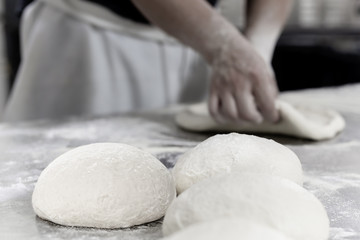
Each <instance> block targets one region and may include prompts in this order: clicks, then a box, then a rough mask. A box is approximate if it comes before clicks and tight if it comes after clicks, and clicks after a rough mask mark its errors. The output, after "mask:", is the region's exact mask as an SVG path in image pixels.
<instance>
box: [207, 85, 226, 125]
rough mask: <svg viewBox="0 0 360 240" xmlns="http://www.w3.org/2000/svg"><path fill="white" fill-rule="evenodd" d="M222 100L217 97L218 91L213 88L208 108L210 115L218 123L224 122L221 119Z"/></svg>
mask: <svg viewBox="0 0 360 240" xmlns="http://www.w3.org/2000/svg"><path fill="white" fill-rule="evenodd" d="M220 104H221V103H220V98H219V96H218V95H217V92H216V90H214V89H213V88H212V90H211V91H210V97H209V100H208V108H209V112H210V115H211V116H212V118H213V119H215V121H216V122H219V123H221V122H223V119H221V113H220Z"/></svg>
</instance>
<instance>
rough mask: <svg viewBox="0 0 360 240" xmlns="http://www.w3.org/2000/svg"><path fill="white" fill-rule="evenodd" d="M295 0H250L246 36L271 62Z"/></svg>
mask: <svg viewBox="0 0 360 240" xmlns="http://www.w3.org/2000/svg"><path fill="white" fill-rule="evenodd" d="M292 3H293V0H248V9H247V26H246V29H245V36H246V37H247V39H248V40H249V41H250V42H251V43H252V44H253V46H254V47H255V49H257V50H258V52H259V54H260V55H262V57H263V58H264V59H265V61H267V62H270V61H271V58H272V54H273V51H274V48H275V45H276V42H277V40H278V38H279V36H280V34H281V31H282V29H283V27H284V25H285V23H286V20H287V18H288V15H289V14H290V12H291V9H292Z"/></svg>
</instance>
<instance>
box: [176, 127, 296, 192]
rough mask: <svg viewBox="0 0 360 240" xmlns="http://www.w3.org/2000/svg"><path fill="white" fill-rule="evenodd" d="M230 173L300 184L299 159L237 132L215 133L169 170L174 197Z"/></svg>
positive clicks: (284, 149)
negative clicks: (285, 180)
mask: <svg viewBox="0 0 360 240" xmlns="http://www.w3.org/2000/svg"><path fill="white" fill-rule="evenodd" d="M230 172H253V173H265V174H270V175H276V176H280V177H284V178H287V179H289V180H291V181H293V182H295V183H297V184H299V185H302V183H303V173H302V167H301V163H300V160H299V158H298V157H297V156H296V154H295V153H294V152H292V151H291V150H290V149H289V148H287V147H285V146H284V145H281V144H279V143H277V142H275V141H273V140H268V139H266V138H261V137H256V136H251V135H246V134H238V133H230V134H218V135H215V136H213V137H210V138H208V139H207V140H205V141H203V142H201V143H200V144H198V145H197V146H196V147H195V148H193V149H190V150H189V151H187V152H186V153H185V154H183V155H181V156H180V157H179V158H178V160H177V162H176V164H175V167H174V168H173V171H172V173H173V176H174V178H175V183H176V190H177V193H178V194H180V193H182V192H183V191H185V190H186V189H188V188H189V187H191V185H193V184H195V183H197V182H199V181H201V180H204V179H206V178H210V177H213V176H215V175H218V174H222V173H230Z"/></svg>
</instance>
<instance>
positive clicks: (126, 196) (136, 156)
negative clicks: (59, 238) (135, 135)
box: [32, 143, 176, 228]
mask: <svg viewBox="0 0 360 240" xmlns="http://www.w3.org/2000/svg"><path fill="white" fill-rule="evenodd" d="M175 194H176V193H175V184H174V182H173V179H172V176H171V174H170V172H169V171H168V169H167V168H166V167H165V166H164V165H163V164H162V163H161V162H160V161H159V160H158V159H156V158H155V157H154V156H152V155H151V154H149V153H147V152H144V151H142V150H140V149H138V148H135V147H132V146H128V145H125V144H118V143H95V144H90V145H86V146H81V147H78V148H75V149H73V150H71V151H69V152H66V153H65V154H63V155H61V156H60V157H58V158H56V159H55V160H54V161H53V162H52V163H50V164H49V166H48V167H47V168H46V169H45V170H44V171H43V172H42V173H41V175H40V177H39V179H38V182H37V184H36V186H35V189H34V193H33V196H32V204H33V208H34V211H35V213H36V214H37V215H38V216H39V217H41V218H43V219H46V220H49V221H52V222H54V223H58V224H61V225H67V226H82V227H96V228H125V227H130V226H134V225H139V224H143V223H147V222H151V221H154V220H157V219H159V218H161V217H162V216H163V215H164V213H165V211H166V209H167V208H168V206H169V205H170V203H171V202H172V200H173V199H174V197H175Z"/></svg>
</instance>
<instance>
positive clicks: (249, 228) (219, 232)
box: [163, 218, 291, 240]
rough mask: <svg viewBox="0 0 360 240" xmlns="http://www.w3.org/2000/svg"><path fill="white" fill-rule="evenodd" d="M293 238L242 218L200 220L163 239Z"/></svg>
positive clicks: (272, 239)
mask: <svg viewBox="0 0 360 240" xmlns="http://www.w3.org/2000/svg"><path fill="white" fill-rule="evenodd" d="M188 239H196V240H219V239H222V240H239V239H243V240H264V239H266V240H291V238H288V237H286V236H285V235H284V234H282V233H281V232H279V231H277V230H275V229H272V228H270V227H268V226H265V225H263V224H259V223H255V222H252V221H249V220H245V219H242V218H229V219H219V220H214V221H207V222H200V223H197V224H194V225H191V226H189V227H187V228H185V229H184V230H182V231H179V232H176V233H174V234H172V235H170V236H169V237H167V238H163V240H188Z"/></svg>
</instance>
